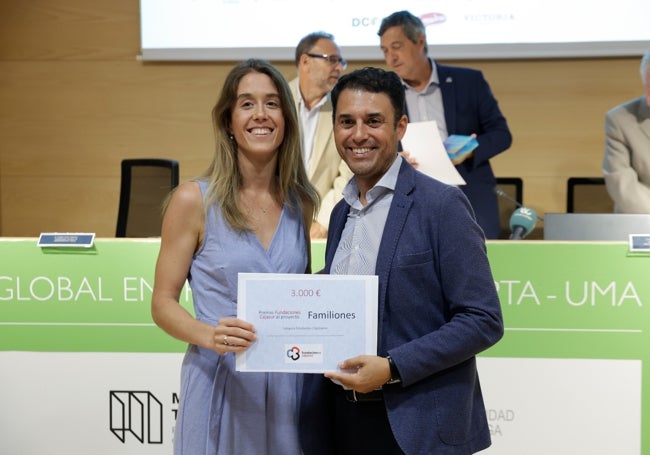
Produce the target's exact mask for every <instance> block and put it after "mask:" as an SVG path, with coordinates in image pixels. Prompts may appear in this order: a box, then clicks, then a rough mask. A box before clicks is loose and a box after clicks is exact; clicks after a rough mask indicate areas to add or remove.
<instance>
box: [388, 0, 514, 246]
mask: <svg viewBox="0 0 650 455" xmlns="http://www.w3.org/2000/svg"><path fill="white" fill-rule="evenodd" d="M378 35H379V36H380V37H381V50H382V52H383V54H384V59H385V60H386V64H387V65H388V67H389V68H390V69H392V70H393V71H395V72H396V73H397V74H398V76H399V77H400V78H401V79H402V82H403V83H404V86H405V88H406V106H407V115H408V118H409V122H421V121H428V120H435V121H436V122H437V124H438V129H439V131H440V137H441V138H442V140H445V139H446V138H447V136H449V135H452V134H459V135H467V136H469V135H475V137H476V138H477V140H478V144H479V145H478V147H477V148H476V149H474V151H473V152H472V153H470V154H468V155H466V156H465V157H464V158H460V160H458V161H456V160H455V161H454V164H455V165H456V169H457V170H458V172H459V173H460V175H461V176H462V177H463V179H464V180H465V182H466V185H463V186H462V187H461V188H462V190H463V192H464V193H465V195H466V196H467V197H468V199H469V201H470V203H471V205H472V208H473V209H474V212H475V213H476V219H477V221H478V224H479V225H480V226H481V228H483V231H484V233H485V236H486V238H488V239H496V238H498V236H499V207H498V201H497V195H496V192H495V188H496V179H495V177H494V173H493V172H492V167H491V166H490V161H489V160H490V158H492V157H494V156H496V155H498V154H499V153H501V152H503V151H504V150H506V149H508V148H509V147H510V144H511V143H512V136H511V134H510V130H509V129H508V125H507V123H506V119H505V118H504V117H503V115H502V114H501V111H500V110H499V106H498V103H497V100H496V99H495V98H494V96H493V95H492V92H491V90H490V87H489V85H488V83H487V82H486V80H485V79H484V78H483V74H482V73H481V72H480V71H477V70H473V69H468V68H460V67H453V66H444V65H440V64H438V63H437V62H435V61H434V60H432V59H430V58H429V57H428V56H427V52H428V49H427V38H426V30H425V27H424V24H423V23H422V21H421V20H420V18H418V17H416V16H414V15H413V14H411V13H409V12H408V11H399V12H396V13H393V14H391V15H390V16H388V17H386V18H384V19H383V20H382V22H381V25H380V27H379V32H378Z"/></svg>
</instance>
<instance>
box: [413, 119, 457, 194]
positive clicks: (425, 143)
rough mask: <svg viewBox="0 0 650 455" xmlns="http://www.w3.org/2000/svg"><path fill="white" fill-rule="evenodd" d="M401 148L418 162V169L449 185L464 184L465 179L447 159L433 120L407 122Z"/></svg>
mask: <svg viewBox="0 0 650 455" xmlns="http://www.w3.org/2000/svg"><path fill="white" fill-rule="evenodd" d="M402 149H403V150H405V151H407V152H409V154H410V155H411V157H413V158H415V159H416V160H417V162H418V164H419V165H418V170H419V171H420V172H423V173H425V174H427V175H429V176H431V177H433V178H434V179H436V180H440V181H441V182H444V183H447V184H449V185H465V180H464V179H463V177H461V175H460V174H459V173H458V171H457V170H456V167H455V166H454V165H453V164H452V162H451V160H450V159H449V155H448V154H447V151H446V150H445V146H444V144H443V142H442V139H441V138H440V133H439V132H438V125H437V124H436V122H435V121H434V120H432V121H427V122H414V123H409V124H408V126H407V128H406V134H405V135H404V137H403V138H402Z"/></svg>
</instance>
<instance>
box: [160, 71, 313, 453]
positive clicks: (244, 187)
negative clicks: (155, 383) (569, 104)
mask: <svg viewBox="0 0 650 455" xmlns="http://www.w3.org/2000/svg"><path fill="white" fill-rule="evenodd" d="M212 121H213V126H214V131H215V139H216V150H215V152H214V156H213V159H212V163H211V164H210V165H209V167H208V168H207V170H206V171H205V172H204V173H203V175H202V176H201V177H200V178H197V179H196V180H192V181H188V182H185V183H183V184H181V185H180V186H179V187H178V188H177V189H176V190H175V191H174V193H173V194H172V196H171V199H170V200H169V203H168V205H167V207H166V211H165V213H164V217H163V224H162V239H161V246H160V253H159V256H158V261H157V264H156V272H155V284H154V289H153V297H152V308H151V310H152V315H153V319H154V321H155V322H156V324H157V325H158V326H160V327H161V328H162V329H163V330H164V331H166V332H167V333H169V334H170V335H171V336H173V337H174V338H177V339H179V340H182V341H185V342H187V343H188V348H187V352H186V354H185V357H184V360H183V365H182V368H181V389H180V407H179V410H178V415H177V418H176V428H175V434H174V453H175V454H176V455H181V454H183V455H198V454H201V455H204V454H211V455H212V454H226V453H228V454H240V453H241V454H249V453H250V454H253V453H254V454H269V455H274V454H280V453H281V454H293V455H298V454H300V453H301V452H300V448H299V443H298V432H297V423H298V422H297V416H298V401H299V400H298V399H299V392H300V390H301V389H302V377H301V376H300V375H295V374H294V375H291V374H278V373H239V372H237V371H235V353H238V352H242V351H245V350H246V349H248V348H249V347H250V346H251V345H253V344H254V343H255V342H256V338H255V327H254V326H253V325H251V324H250V323H248V322H246V321H243V320H240V319H237V318H236V311H237V274H238V273H239V272H261V273H266V272H269V273H305V272H307V271H309V270H310V263H309V240H308V235H307V233H308V230H309V226H310V222H311V220H312V219H313V216H314V214H315V210H316V209H317V207H318V195H317V192H316V190H315V189H314V188H313V187H312V185H311V184H310V183H309V180H308V178H307V174H306V172H305V169H304V166H303V162H302V157H301V155H300V136H299V126H298V120H297V115H296V112H295V107H294V105H293V102H292V97H291V92H290V89H289V87H288V85H287V82H286V81H285V80H284V78H283V77H282V75H281V74H280V72H279V71H278V70H277V69H276V68H275V67H273V66H272V65H271V64H270V63H268V62H266V61H263V60H256V59H251V60H247V61H245V62H242V63H239V64H237V65H236V66H235V67H234V68H233V69H232V70H231V71H230V73H229V74H228V76H227V77H226V80H225V82H224V85H223V88H222V91H221V94H220V96H219V99H218V101H217V103H216V105H215V106H214V108H213V111H212ZM186 280H189V285H190V287H191V289H192V296H193V301H194V312H195V314H196V317H193V316H192V315H191V314H190V313H189V312H188V311H186V310H185V308H183V307H182V306H181V305H180V304H179V296H180V294H181V290H182V288H183V286H184V284H185V281H186Z"/></svg>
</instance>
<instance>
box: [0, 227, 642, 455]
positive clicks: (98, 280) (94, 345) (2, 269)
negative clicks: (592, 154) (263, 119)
mask: <svg viewBox="0 0 650 455" xmlns="http://www.w3.org/2000/svg"><path fill="white" fill-rule="evenodd" d="M36 243H37V241H36V239H0V258H1V259H0V351H41V352H98V353H99V352H123V353H140V352H143V353H181V352H183V351H184V350H185V343H182V342H180V341H177V340H175V339H173V338H172V337H170V336H169V335H167V334H166V333H164V332H163V331H162V330H161V329H159V328H158V327H157V326H156V325H155V324H154V323H153V321H152V319H151V313H150V304H151V293H152V288H153V277H154V267H155V262H156V257H157V254H158V249H159V245H160V244H159V240H157V239H153V240H140V239H138V240H133V239H98V240H96V242H95V245H94V246H93V247H92V248H89V249H84V248H39V247H38V246H37V244H36ZM324 249H325V248H324V243H322V242H315V243H314V244H313V245H312V254H313V262H314V264H313V270H314V271H318V270H319V269H320V268H322V266H323V256H324ZM488 256H489V259H490V263H491V266H492V271H493V275H494V280H495V285H496V286H497V289H498V293H499V297H500V300H501V305H502V308H503V314H504V320H505V327H506V331H505V335H504V337H503V339H502V340H501V341H500V342H499V343H497V344H496V345H495V346H494V347H492V348H491V349H489V350H487V351H486V352H484V353H482V354H481V357H484V358H486V359H499V358H501V359H504V360H505V359H508V358H510V359H513V358H519V359H567V360H568V361H571V359H598V360H635V361H638V360H640V361H641V365H642V366H641V375H640V376H641V378H643V377H645V378H648V377H650V362H649V361H648V360H650V278H649V277H650V274H649V273H648V272H649V271H650V255H647V254H638V253H636V254H634V253H630V252H629V251H628V245H627V243H623V242H602V243H588V242H573V243H572V242H543V241H520V242H509V241H494V242H488ZM468 273H471V270H469V271H468ZM181 303H182V305H183V306H184V307H185V308H187V309H188V311H190V312H192V296H191V292H190V291H189V288H188V287H187V286H186V287H185V289H184V290H183V293H182V302H181ZM576 363H578V362H577V361H576ZM522 364H523V362H522ZM510 365H512V364H510ZM515 365H516V364H515ZM507 377H508V372H507V371H504V372H503V379H500V381H501V380H506V378H507ZM560 377H561V375H560ZM637 378H638V375H637ZM637 381H638V382H637V383H642V384H643V385H642V390H641V394H640V396H641V397H642V398H641V400H642V403H641V404H640V408H641V416H642V419H641V423H640V426H641V428H640V431H639V432H637V433H638V434H641V435H643V438H644V439H645V440H647V436H645V435H650V419H648V416H650V383H648V381H647V380H645V381H644V382H642V381H641V380H640V379H637ZM538 382H540V383H539V384H537V385H535V384H530V387H531V393H535V387H543V385H542V384H543V380H542V379H540V381H538ZM623 386H624V385H623ZM493 390H494V388H493ZM505 390H506V393H507V389H505ZM563 393H565V394H566V393H568V392H566V391H564V392H563ZM602 393H604V394H612V393H616V390H603V391H602ZM522 409H524V408H523V407H522ZM545 412H551V411H550V410H547V411H545ZM521 413H522V414H523V413H524V412H523V410H522V411H521ZM504 415H505V414H504ZM643 417H645V418H643ZM608 418H615V417H613V416H609V417H608ZM521 421H526V420H525V418H524V417H522V418H521ZM493 423H494V422H493ZM497 423H498V422H497ZM495 428H497V427H496V426H495ZM495 431H496V430H495ZM511 433H512V432H511ZM496 434H498V432H497V433H496ZM641 446H642V447H644V448H645V447H646V446H647V444H643V441H642V444H641ZM641 452H642V453H649V452H648V450H645V451H644V450H642V451H641Z"/></svg>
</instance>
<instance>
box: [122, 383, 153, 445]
mask: <svg viewBox="0 0 650 455" xmlns="http://www.w3.org/2000/svg"><path fill="white" fill-rule="evenodd" d="M109 408H110V430H111V433H113V434H114V435H115V436H116V437H117V439H119V440H120V441H122V442H123V443H126V442H127V440H128V439H130V438H131V437H133V438H135V439H137V440H138V441H140V443H142V444H162V442H163V433H162V431H163V406H162V403H161V402H160V400H158V398H156V397H155V396H154V395H153V394H152V393H151V392H148V391H133V390H111V391H110V392H109ZM129 435H131V436H129Z"/></svg>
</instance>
